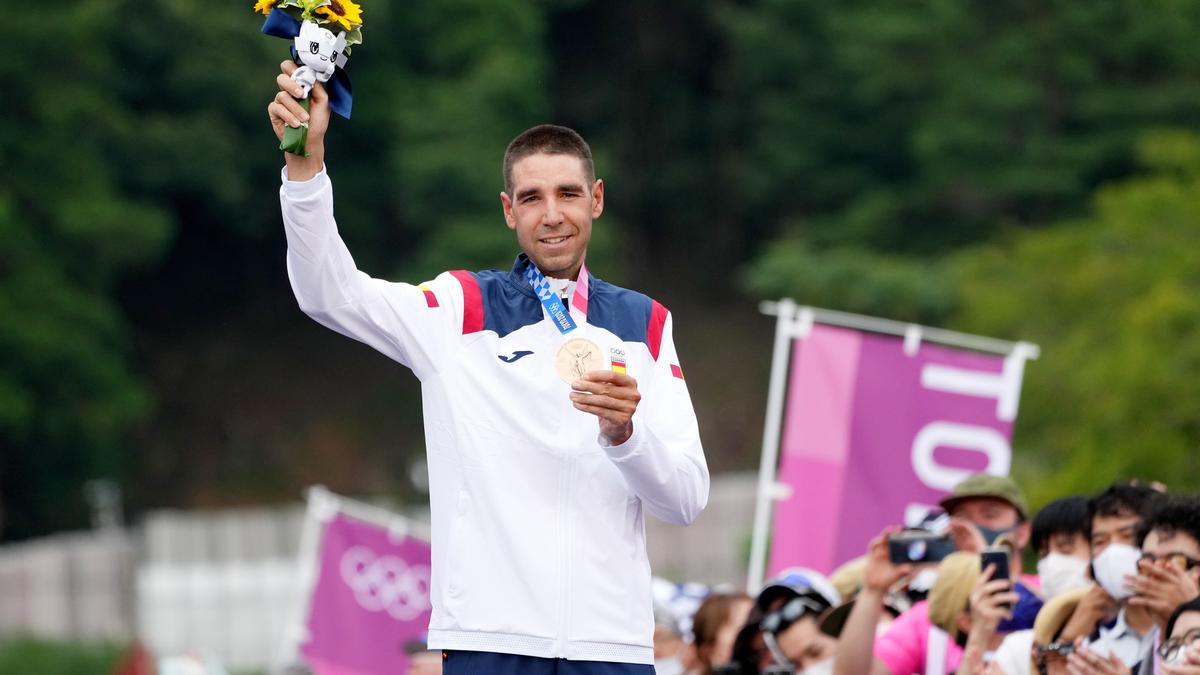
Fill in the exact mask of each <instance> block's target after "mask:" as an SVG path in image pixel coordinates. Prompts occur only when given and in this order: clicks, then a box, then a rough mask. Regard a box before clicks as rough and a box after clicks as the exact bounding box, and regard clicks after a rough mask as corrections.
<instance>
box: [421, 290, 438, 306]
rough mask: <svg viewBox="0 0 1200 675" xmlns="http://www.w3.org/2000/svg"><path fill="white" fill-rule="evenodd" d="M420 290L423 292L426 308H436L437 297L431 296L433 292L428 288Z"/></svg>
mask: <svg viewBox="0 0 1200 675" xmlns="http://www.w3.org/2000/svg"><path fill="white" fill-rule="evenodd" d="M422 290H423V291H425V304H426V305H427V306H429V307H430V308H434V307H437V306H438V301H437V296H436V295H434V294H433V291H431V290H429V289H428V288H425V289H422Z"/></svg>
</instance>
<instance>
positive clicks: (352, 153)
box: [0, 0, 1200, 539]
mask: <svg viewBox="0 0 1200 675" xmlns="http://www.w3.org/2000/svg"><path fill="white" fill-rule="evenodd" d="M250 4H251V3H249V2H246V3H218V4H212V3H207V4H197V3H181V2H169V1H167V0H151V1H149V2H137V3H134V2H129V1H128V0H115V1H114V0H109V1H105V2H101V1H100V0H80V1H79V2H74V3H42V4H37V5H31V6H29V7H27V8H25V9H24V10H23V15H22V16H23V18H22V21H23V22H24V23H25V24H26V25H29V26H38V27H40V28H39V29H38V33H39V34H46V35H51V36H52V37H53V40H52V41H51V42H50V43H48V44H46V45H42V44H37V45H34V44H30V43H31V42H32V40H31V38H30V37H18V48H17V49H14V50H12V51H11V52H10V54H9V56H8V57H7V58H6V59H3V60H0V75H3V78H4V81H5V83H6V91H7V92H8V94H7V95H6V97H5V102H6V105H5V115H4V117H3V124H0V242H2V244H0V539H8V538H21V537H26V536H31V535H34V534H38V533H42V532H46V531H49V530H53V529H58V528H63V527H72V526H79V525H81V524H84V523H85V522H86V508H85V504H84V501H83V494H82V491H81V489H80V485H81V483H82V482H83V481H84V480H86V479H89V478H94V477H116V478H118V479H120V480H121V481H122V482H123V484H124V485H125V486H126V488H127V490H128V493H129V495H130V500H131V503H132V505H133V506H134V507H135V508H138V507H143V506H150V505H193V504H212V503H220V502H225V501H245V500H252V499H275V498H291V497H294V496H295V495H296V494H298V490H299V488H300V487H301V486H302V485H304V484H306V483H309V482H315V481H322V482H326V483H329V484H331V485H332V486H333V487H335V488H338V489H343V490H347V491H355V492H360V491H391V492H394V493H397V494H400V495H401V496H406V495H407V496H410V497H412V498H419V494H418V492H417V491H416V487H417V486H415V485H414V483H418V484H419V481H414V480H410V479H409V475H410V469H414V468H415V469H416V470H417V471H418V472H419V466H416V467H414V466H413V465H412V460H413V458H415V457H418V456H419V455H420V452H421V449H422V446H421V433H420V424H419V402H418V398H417V390H416V387H415V386H414V384H413V383H412V381H411V379H410V378H407V377H406V376H405V375H404V374H403V372H402V370H401V369H399V368H398V367H390V366H389V365H387V364H386V362H381V361H380V359H378V357H376V356H374V355H373V354H370V353H369V352H368V351H367V350H366V349H364V348H361V347H358V346H355V345H352V344H348V343H347V342H346V341H344V340H341V339H340V338H337V337H336V336H331V335H328V334H326V332H325V331H323V330H322V329H319V328H318V327H315V326H313V325H311V324H310V323H309V322H307V321H306V320H304V319H303V318H302V317H301V316H299V314H298V312H297V311H296V310H295V307H294V304H293V303H292V301H291V300H290V298H289V294H288V290H287V288H286V279H285V276H284V273H283V268H282V246H283V244H282V237H281V235H280V233H279V226H278V211H277V205H276V202H275V199H276V198H275V190H276V185H277V175H278V174H277V171H278V166H279V158H278V155H277V154H276V152H275V151H274V150H273V145H274V143H273V138H272V137H271V135H270V132H269V129H268V128H267V125H266V120H265V113H264V112H263V109H264V108H265V105H266V102H267V100H268V99H269V97H270V96H271V95H272V92H273V82H272V80H273V77H274V73H275V72H276V64H277V63H278V61H279V60H280V59H281V58H282V57H283V56H284V55H285V54H286V43H285V42H283V41H279V40H275V39H271V38H266V37H263V36H261V35H258V34H257V33H256V28H257V20H258V18H260V17H256V16H255V15H253V14H252V13H251V12H250ZM364 10H365V17H366V24H367V27H368V28H367V31H368V34H369V35H368V40H367V45H366V46H364V47H363V48H361V49H356V50H355V52H354V55H353V60H352V63H351V66H350V73H351V76H352V78H353V80H354V86H355V91H356V97H355V98H356V100H355V114H354V118H353V119H352V120H351V121H349V122H345V121H343V120H336V121H335V125H334V127H335V128H334V129H333V135H332V137H331V141H330V146H331V149H330V156H329V165H330V171H331V173H332V174H333V176H334V178H335V181H336V185H337V191H338V215H339V221H340V224H341V228H342V230H343V232H344V233H345V235H346V237H347V239H348V240H349V242H350V244H351V248H352V250H354V252H355V255H356V258H357V260H358V262H359V264H360V266H362V267H363V268H364V269H366V270H368V271H369V272H371V273H373V274H376V275H379V276H387V277H396V278H407V279H412V280H415V279H419V278H425V277H428V276H429V275H431V274H433V273H435V272H437V271H439V270H442V269H446V268H459V267H490V266H499V267H503V266H506V265H507V264H508V263H509V261H510V259H511V256H512V254H513V241H512V237H511V234H510V233H509V232H508V231H507V230H506V229H505V228H504V227H503V226H502V224H501V222H500V220H499V218H498V211H497V197H496V195H497V193H498V191H499V189H500V181H499V158H500V152H501V149H502V148H503V146H504V144H505V143H506V142H507V141H508V140H509V139H510V138H511V137H512V136H513V135H515V134H516V133H517V132H519V131H520V130H521V129H523V128H525V127H527V126H530V125H531V124H533V123H536V122H540V121H544V120H547V119H552V120H557V121H561V122H564V123H567V124H570V125H573V126H576V127H577V128H579V129H580V130H581V131H582V132H583V133H584V134H585V136H587V137H588V138H589V139H590V140H591V141H592V143H593V146H594V149H595V150H596V154H597V159H598V165H599V169H600V173H601V175H602V176H604V177H605V178H606V179H607V181H608V195H609V208H608V212H607V213H606V215H605V217H604V220H603V222H602V227H599V228H598V229H597V232H598V237H599V241H598V242H597V245H596V247H595V251H594V255H593V259H592V263H593V265H592V266H593V268H594V269H595V270H596V271H597V273H598V274H599V275H601V276H604V277H606V278H610V279H612V280H614V281H617V282H621V283H628V284H630V285H635V286H638V287H641V288H645V289H647V290H648V291H650V292H651V293H653V294H655V295H656V296H658V297H659V298H660V299H662V300H664V302H666V303H667V304H668V305H670V306H672V308H673V309H675V310H676V313H677V318H678V321H679V324H680V326H681V338H682V340H683V342H682V344H681V345H680V349H681V352H682V353H683V356H684V358H685V361H686V363H685V366H686V367H687V369H688V372H689V384H690V385H691V387H692V389H693V394H694V396H695V397H696V399H697V406H698V409H699V411H700V415H701V424H702V430H703V433H704V434H705V440H706V444H707V446H708V451H709V456H710V463H711V464H712V465H713V466H714V468H717V469H721V468H732V467H748V466H752V465H753V464H754V463H755V461H756V457H755V454H756V451H757V447H758V438H757V434H758V433H759V430H760V428H761V419H762V418H761V404H762V397H763V390H764V389H765V367H766V358H767V351H768V349H767V344H769V340H770V336H769V326H768V325H767V322H765V321H764V320H762V319H758V318H756V317H755V315H754V310H753V304H754V300H755V299H757V298H758V297H775V296H779V295H783V294H787V295H791V296H793V297H795V298H797V299H798V300H800V301H802V302H806V303H810V304H815V305H820V306H827V307H831V308H837V309H844V310H850V311H859V312H866V313H872V314H879V315H883V316H888V317H892V318H899V319H913V320H921V321H924V322H927V323H938V324H944V325H950V326H953V327H958V328H964V329H968V330H976V331H980V332H985V333H989V334H994V335H997V336H999V337H1009V338H1018V337H1019V338H1024V339H1029V340H1033V341H1038V342H1040V343H1041V344H1042V346H1043V348H1044V354H1045V356H1044V358H1043V360H1042V361H1039V362H1036V363H1034V364H1032V365H1031V367H1030V370H1029V373H1030V374H1029V379H1028V382H1027V395H1026V399H1025V403H1024V407H1023V412H1022V419H1021V422H1020V424H1019V425H1018V437H1017V443H1018V455H1017V466H1018V471H1019V472H1021V474H1022V477H1023V478H1025V479H1026V480H1028V481H1029V483H1030V485H1031V487H1033V488H1034V492H1035V494H1037V495H1039V496H1040V497H1045V496H1047V495H1048V494H1049V492H1048V488H1047V487H1046V485H1047V483H1046V480H1047V478H1046V476H1044V475H1042V474H1041V473H1039V471H1038V470H1040V469H1042V468H1045V467H1055V468H1056V471H1057V470H1058V469H1057V468H1058V467H1062V466H1067V467H1072V468H1070V469H1068V473H1069V478H1070V483H1069V484H1071V485H1073V486H1076V487H1078V488H1080V489H1090V488H1091V487H1095V486H1096V485H1099V484H1102V483H1104V482H1107V481H1108V480H1111V479H1112V478H1114V477H1117V476H1118V475H1125V474H1132V473H1137V474H1141V475H1146V476H1154V477H1161V478H1164V479H1167V480H1168V482H1173V483H1177V484H1180V483H1182V484H1188V485H1191V486H1193V487H1195V486H1197V485H1200V476H1198V475H1197V471H1196V469H1197V467H1196V466H1195V465H1194V461H1195V460H1194V459H1192V457H1194V456H1195V452H1194V449H1195V445H1196V441H1197V438H1196V436H1197V420H1200V395H1198V393H1197V392H1198V390H1197V387H1196V385H1195V384H1194V382H1195V381H1196V380H1197V378H1196V374H1197V366H1198V365H1200V364H1198V363H1197V358H1198V357H1197V354H1196V353H1195V349H1194V348H1192V347H1189V345H1193V344H1197V341H1196V340H1195V339H1194V338H1195V337H1196V335H1195V332H1196V326H1197V321H1198V320H1200V306H1197V304H1196V300H1195V298H1196V297H1197V293H1196V290H1197V288H1196V284H1197V279H1196V276H1195V275H1196V272H1195V270H1196V268H1197V266H1196V264H1195V263H1196V262H1197V261H1196V260H1195V254H1194V253H1193V252H1192V249H1194V245H1193V244H1192V243H1193V242H1194V241H1195V240H1196V234H1197V230H1198V229H1200V228H1198V227H1197V222H1196V220H1195V218H1194V216H1192V214H1194V213H1197V212H1200V209H1197V208H1196V207H1198V206H1200V204H1197V203H1196V202H1197V197H1196V195H1197V188H1198V187H1200V185H1197V180H1196V177H1197V175H1200V169H1197V167H1200V162H1197V161H1196V154H1197V152H1198V151H1197V150H1196V147H1197V145H1196V140H1195V137H1193V136H1190V135H1188V133H1187V130H1189V129H1190V130H1193V131H1195V130H1196V123H1197V120H1200V87H1198V86H1197V85H1198V84H1200V40H1197V39H1196V37H1197V36H1198V35H1200V5H1197V4H1196V3H1195V2H1193V1H1191V0H1147V1H1144V2H1136V3H1133V2H1089V1H1086V0H1062V1H1058V2H1034V1H1028V2H1026V1H1022V2H1016V3H1004V4H995V3H991V4H989V3H980V2H961V1H955V0H919V1H917V2H906V3H880V2H866V1H865V0H850V1H848V2H841V3H827V2H816V1H815V0H705V1H703V2H697V1H695V0H668V1H666V2H659V3H639V2H632V1H628V0H611V1H609V2H598V1H594V0H543V1H542V2H533V3H531V2H520V1H517V0H486V1H485V0H446V1H444V2H437V3H424V4H418V5H403V6H400V5H396V4H394V3H386V2H384V3H376V4H371V3H367V4H365V5H364ZM31 34H32V33H28V32H26V33H24V34H23V35H31ZM39 39H43V38H39ZM1162 128H1173V129H1182V130H1183V131H1176V132H1169V133H1168V132H1160V133H1150V132H1152V131H1153V130H1155V129H1162ZM1139 139H1143V140H1142V145H1140V146H1139V145H1138V143H1139ZM1139 147H1140V148H1141V151H1140V154H1139V152H1138V151H1137V148H1139Z"/></svg>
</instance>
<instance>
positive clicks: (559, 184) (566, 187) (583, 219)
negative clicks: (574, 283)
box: [500, 153, 604, 279]
mask: <svg viewBox="0 0 1200 675" xmlns="http://www.w3.org/2000/svg"><path fill="white" fill-rule="evenodd" d="M500 205H501V206H502V207H503V209H504V221H505V222H506V223H507V224H508V228H509V229H510V230H513V231H514V232H516V233H517V243H518V244H519V245H520V247H521V250H522V251H524V252H525V254H526V255H528V256H529V259H530V260H532V261H533V262H534V264H536V265H537V266H538V269H540V270H541V271H542V273H543V274H545V275H546V276H551V277H556V278H559V279H574V278H575V277H576V276H577V275H578V274H579V268H580V266H581V265H582V264H583V259H584V255H585V254H586V253H587V246H588V242H589V241H591V238H592V221H593V220H594V219H596V218H599V217H600V214H601V213H603V212H604V181H601V180H596V181H594V182H591V183H589V182H588V178H587V172H586V171H585V170H584V165H583V160H581V159H579V158H578V157H575V156H573V155H565V154H553V155H552V154H547V153H535V154H532V155H529V156H528V157H525V158H523V159H521V160H519V161H517V162H516V163H515V164H513V167H512V193H511V194H509V193H508V192H501V193H500Z"/></svg>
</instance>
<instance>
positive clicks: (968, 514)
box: [939, 473, 1041, 627]
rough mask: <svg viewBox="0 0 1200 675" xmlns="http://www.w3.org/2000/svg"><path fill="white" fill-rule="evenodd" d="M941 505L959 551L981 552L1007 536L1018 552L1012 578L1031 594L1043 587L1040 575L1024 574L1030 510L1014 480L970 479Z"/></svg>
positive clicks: (985, 476)
mask: <svg viewBox="0 0 1200 675" xmlns="http://www.w3.org/2000/svg"><path fill="white" fill-rule="evenodd" d="M939 506H941V507H942V510H944V511H945V512H946V513H947V514H949V516H950V526H949V530H948V531H949V534H951V535H952V536H953V537H954V544H955V546H956V547H957V548H958V550H960V551H967V552H970V553H979V552H981V551H983V550H984V549H985V548H987V547H989V546H994V545H996V542H997V540H998V539H1000V537H1004V539H1005V540H1006V541H1007V543H1008V546H1009V547H1010V548H1012V549H1013V551H1014V553H1015V555H1013V556H1012V561H1011V567H1012V568H1011V569H1010V570H1009V573H1010V575H1011V577H1012V578H1013V579H1017V580H1019V582H1020V583H1021V584H1023V585H1024V586H1025V587H1026V588H1027V589H1029V590H1031V591H1036V590H1038V589H1039V588H1040V586H1041V584H1040V582H1039V581H1038V578H1037V576H1035V575H1027V574H1024V573H1023V571H1022V569H1021V554H1022V552H1023V551H1024V550H1025V547H1026V546H1027V545H1028V544H1029V538H1030V524H1029V508H1028V507H1027V506H1026V505H1025V495H1024V494H1023V493H1022V492H1021V488H1019V487H1018V486H1017V484H1016V483H1015V482H1014V481H1013V480H1012V479H1011V478H1008V477H1007V476H993V475H991V474H986V473H977V474H974V475H971V476H968V477H967V478H965V479H963V480H962V481H961V482H959V483H958V485H955V486H954V491H953V492H952V493H951V494H950V496H949V497H946V498H945V499H943V500H942V501H941V502H940V503H939ZM1029 627H1032V623H1031V624H1030V626H1029Z"/></svg>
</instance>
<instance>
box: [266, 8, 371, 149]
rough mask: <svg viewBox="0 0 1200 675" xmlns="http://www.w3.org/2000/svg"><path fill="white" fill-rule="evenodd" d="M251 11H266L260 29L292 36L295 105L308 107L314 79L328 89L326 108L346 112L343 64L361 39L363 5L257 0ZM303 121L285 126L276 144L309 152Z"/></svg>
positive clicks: (346, 114) (348, 94) (348, 95)
mask: <svg viewBox="0 0 1200 675" xmlns="http://www.w3.org/2000/svg"><path fill="white" fill-rule="evenodd" d="M254 9H255V11H258V12H261V13H263V14H265V15H267V20H266V22H265V23H264V24H263V28H262V31H263V32H264V33H266V34H267V35H272V36H275V37H281V38H287V39H290V40H292V59H293V60H294V61H296V62H297V63H299V64H300V67H299V68H297V69H296V70H295V71H293V72H292V75H291V77H292V79H293V80H295V81H296V83H297V84H298V85H299V86H300V92H301V93H302V96H301V97H300V99H299V100H300V104H301V106H302V107H303V108H304V109H305V110H308V109H309V99H308V94H309V92H310V91H312V88H313V86H314V85H315V84H316V83H317V82H321V83H323V84H325V87H326V88H327V89H328V92H329V107H330V109H332V110H333V111H334V112H336V113H338V114H339V115H341V116H342V117H345V118H347V119H348V118H349V117H350V107H351V93H352V92H351V89H350V78H349V77H348V76H347V75H346V71H345V67H346V62H347V59H348V58H349V56H350V48H351V47H352V46H353V45H356V44H360V43H362V8H361V7H360V6H358V5H357V4H355V3H354V2H353V1H352V0H258V2H257V3H255V5H254ZM307 142H308V125H307V123H304V124H301V125H300V126H299V127H291V126H288V127H286V128H285V129H284V134H283V140H282V142H281V143H280V144H279V148H280V149H281V150H284V151H286V152H290V153H293V154H297V155H301V156H304V157H307V156H308V152H307V150H306V149H305V146H306V145H307Z"/></svg>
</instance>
